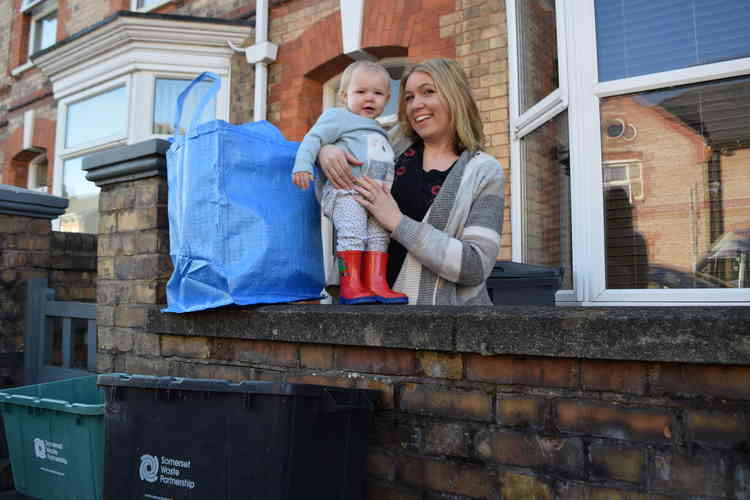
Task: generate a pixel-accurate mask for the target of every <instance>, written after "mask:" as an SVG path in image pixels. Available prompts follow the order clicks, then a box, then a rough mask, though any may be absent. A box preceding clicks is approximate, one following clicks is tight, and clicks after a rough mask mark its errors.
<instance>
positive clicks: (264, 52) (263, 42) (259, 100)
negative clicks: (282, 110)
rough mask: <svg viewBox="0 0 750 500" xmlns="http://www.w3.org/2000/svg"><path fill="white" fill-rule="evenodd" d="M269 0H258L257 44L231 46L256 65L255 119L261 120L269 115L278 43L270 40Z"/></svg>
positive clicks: (256, 5)
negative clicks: (270, 74)
mask: <svg viewBox="0 0 750 500" xmlns="http://www.w3.org/2000/svg"><path fill="white" fill-rule="evenodd" d="M268 10H269V8H268V0H257V1H256V4H255V45H250V46H249V47H237V46H236V45H234V44H233V43H232V42H228V43H229V46H230V47H232V49H234V50H236V51H237V52H244V53H245V58H246V59H247V62H248V63H250V64H254V65H255V102H254V105H253V120H254V121H256V122H257V121H261V120H265V119H266V117H267V101H268V65H269V64H270V63H272V62H274V61H275V60H276V54H277V52H278V50H279V47H278V45H276V44H274V43H271V42H269V41H268Z"/></svg>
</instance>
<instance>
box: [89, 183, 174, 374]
mask: <svg viewBox="0 0 750 500" xmlns="http://www.w3.org/2000/svg"><path fill="white" fill-rule="evenodd" d="M166 202H167V183H166V179H164V178H162V177H151V178H147V179H142V180H139V181H135V182H129V183H122V184H111V185H106V186H103V187H102V191H101V194H100V198H99V212H100V214H101V216H100V220H99V241H98V262H97V264H98V281H97V305H98V307H97V328H98V347H99V352H100V353H99V354H97V367H98V369H99V370H100V371H111V370H112V360H111V355H110V354H109V353H110V350H111V349H113V348H114V349H120V348H127V349H128V350H132V349H134V350H135V352H136V353H139V354H140V353H143V354H145V353H150V354H154V355H157V356H158V353H159V351H158V342H157V343H156V345H155V344H154V340H153V339H152V338H151V337H150V336H148V335H144V333H143V326H144V325H145V318H146V314H147V312H148V311H149V310H150V309H154V308H158V304H164V303H165V302H166V298H165V297H166V295H165V294H166V288H165V287H166V282H167V279H168V278H169V275H170V273H171V269H172V268H171V262H170V260H169V232H168V230H167V225H168V223H167V206H166ZM127 371H131V372H132V371H138V369H137V367H133V366H130V367H128V368H127Z"/></svg>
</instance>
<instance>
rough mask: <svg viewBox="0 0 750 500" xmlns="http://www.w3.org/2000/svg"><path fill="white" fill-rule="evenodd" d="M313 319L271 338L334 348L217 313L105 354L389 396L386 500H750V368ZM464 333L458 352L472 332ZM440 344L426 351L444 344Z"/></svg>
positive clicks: (175, 320) (139, 367)
mask: <svg viewBox="0 0 750 500" xmlns="http://www.w3.org/2000/svg"><path fill="white" fill-rule="evenodd" d="M381 311H382V309H381ZM382 312H383V314H386V315H387V312H386V311H382ZM353 314H356V313H354V312H351V314H348V316H352V315H353ZM399 314H400V313H399ZM418 314H419V313H418ZM305 316H306V312H305V310H299V313H298V315H297V313H295V309H293V308H287V309H285V310H284V311H280V312H279V314H278V318H276V319H278V321H280V322H281V323H279V324H271V325H269V326H268V327H267V330H268V332H267V333H268V336H271V335H273V336H274V337H276V338H279V339H281V340H285V339H289V338H295V337H296V338H300V337H307V338H309V339H311V340H312V339H315V342H324V343H310V342H305V341H301V340H300V341H273V340H259V339H258V337H264V336H265V335H266V332H265V331H264V332H261V331H259V330H256V329H255V325H256V322H257V324H261V319H260V318H258V319H254V320H250V318H251V317H252V313H249V314H247V313H246V314H244V315H243V314H235V313H231V312H230V311H226V310H218V311H214V312H208V313H198V314H191V315H183V316H181V317H176V316H175V315H162V314H160V313H154V314H151V316H150V320H149V321H148V322H147V325H146V327H145V328H144V329H142V330H141V331H139V332H138V333H137V335H136V336H132V337H129V338H127V337H125V336H123V335H121V334H120V335H118V334H117V332H111V333H110V332H107V333H105V336H104V337H102V336H101V335H102V334H101V333H100V347H99V349H100V353H101V354H104V355H106V356H107V358H108V359H110V360H111V363H112V365H111V367H110V368H111V369H114V370H116V371H119V370H122V371H131V372H132V371H134V370H135V371H136V372H138V373H147V374H155V375H171V376H183V377H196V378H204V377H205V378H222V379H229V380H233V381H241V380H247V379H251V380H262V381H284V382H291V383H309V384H321V385H332V386H340V387H350V388H368V389H376V390H379V391H381V397H380V400H379V402H378V408H377V410H376V412H375V430H374V431H373V434H372V437H371V444H370V447H369V451H368V460H367V468H368V481H367V491H368V498H371V499H378V500H383V499H385V500H387V499H404V498H406V499H415V500H416V499H424V498H450V499H454V500H459V499H462V500H468V499H476V498H508V499H511V498H512V499H519V498H538V499H560V500H562V499H571V500H572V499H594V498H597V499H598V498H628V499H630V498H633V499H640V498H643V499H645V498H665V499H666V498H687V497H691V498H692V497H696V498H697V497H700V498H706V499H708V498H726V499H728V498H744V496H743V495H747V494H750V489H749V488H750V483H748V476H747V474H748V472H749V471H748V463H750V455H749V454H748V448H747V447H748V444H750V387H748V385H747V384H746V381H747V380H748V377H750V366H740V365H718V364H704V365H698V364H688V363H669V362H641V361H609V360H601V359H596V360H595V359H585V358H581V359H576V358H563V357H538V356H517V355H500V354H496V355H491V354H487V355H482V354H479V353H475V352H467V351H463V352H462V351H461V350H460V349H448V350H435V349H430V348H429V347H423V348H421V349H401V348H385V347H377V346H373V345H365V344H359V345H355V343H356V341H354V338H355V337H356V338H360V336H361V338H363V339H365V341H366V342H367V343H370V344H372V343H375V344H378V343H383V342H387V341H386V340H385V337H380V338H379V337H378V334H382V332H383V331H386V330H388V328H389V327H388V326H385V325H386V323H388V320H386V319H385V316H384V317H382V321H383V323H380V322H379V320H378V319H377V318H374V317H369V318H367V319H365V320H363V321H364V322H365V323H367V322H368V321H369V322H370V323H369V324H370V325H371V326H370V327H369V328H370V332H369V333H368V332H365V331H362V330H358V328H359V327H361V326H362V325H361V324H360V323H358V322H355V323H353V324H352V328H354V329H355V330H356V332H357V333H353V334H352V337H351V338H347V337H346V335H347V334H346V333H343V332H345V331H346V330H347V329H346V328H341V327H339V328H337V327H335V326H330V327H328V331H322V332H321V331H320V330H319V329H318V326H319V325H323V324H325V323H320V322H317V321H315V320H313V319H312V318H306V317H305ZM364 316H367V313H364ZM243 318H247V320H246V322H243ZM265 319H266V320H268V321H270V322H271V323H273V322H274V318H273V314H267V315H266V318H265ZM318 319H320V318H318ZM342 319H343V318H341V317H338V316H337V317H336V318H335V319H331V323H330V325H333V324H334V321H337V320H338V321H339V322H340V321H342ZM373 321H374V323H373ZM417 321H421V320H417ZM462 321H463V318H458V319H457V321H456V325H454V328H458V330H457V331H456V330H454V334H455V335H456V342H458V343H459V344H460V343H461V339H462V338H463V337H464V336H467V337H469V336H471V333H470V332H469V328H470V327H469V325H468V324H466V328H467V330H466V331H462V330H461V325H462V324H463V323H462ZM510 321H512V320H510ZM297 322H299V328H298V329H297V331H296V333H294V334H291V333H289V332H290V331H291V330H293V329H294V326H293V325H294V324H296V323H297ZM218 323H223V324H224V325H223V326H217V324H218ZM250 323H252V325H251V324H250ZM282 323H283V325H284V326H283V327H281V328H277V327H278V326H279V325H280V324H282ZM304 324H314V325H316V327H315V332H312V331H309V332H308V331H305V328H304V327H302V325H304ZM338 324H339V325H340V324H341V323H338ZM506 324H507V323H506ZM497 327H498V328H499V329H502V327H501V326H500V325H499V324H498V326H497ZM396 328H397V327H396ZM261 329H262V328H261ZM263 330H265V329H263ZM272 330H273V333H271V331H272ZM406 330H409V329H408V328H407V329H406ZM395 331H398V329H397V330H395ZM201 332H203V333H201ZM437 333H440V332H433V331H426V332H425V333H424V334H423V335H424V337H423V338H422V339H420V341H421V342H426V343H427V344H429V343H431V342H433V341H434V342H437V341H438V338H437V336H434V337H433V334H437ZM498 334H501V333H500V332H499V331H498ZM230 335H231V336H232V337H235V338H228V336H230ZM237 337H251V338H237ZM334 338H336V340H335V341H333V342H332V343H325V341H326V339H334ZM143 339H148V343H147V344H142V345H141V342H142V341H143ZM399 340H400V337H399V338H394V339H393V341H394V342H396V343H398V342H399ZM415 342H416V341H415ZM347 343H349V344H350V345H347Z"/></svg>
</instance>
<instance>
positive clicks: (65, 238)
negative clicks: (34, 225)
mask: <svg viewBox="0 0 750 500" xmlns="http://www.w3.org/2000/svg"><path fill="white" fill-rule="evenodd" d="M96 250H97V235H95V234H84V233H63V232H57V231H56V232H53V233H52V235H51V239H50V266H49V287H50V288H52V289H54V290H55V299H56V300H73V301H78V302H96Z"/></svg>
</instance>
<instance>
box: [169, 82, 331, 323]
mask: <svg viewBox="0 0 750 500" xmlns="http://www.w3.org/2000/svg"><path fill="white" fill-rule="evenodd" d="M204 80H209V81H210V80H212V81H213V83H212V85H211V87H210V89H209V90H208V91H206V93H205V95H204V96H203V97H202V99H201V101H200V103H199V105H198V107H197V109H195V112H194V113H193V116H192V117H191V122H190V126H189V127H188V129H187V132H186V133H185V134H181V133H179V123H180V117H181V115H182V108H183V105H184V102H185V98H186V97H187V95H188V94H189V93H190V92H191V90H192V89H193V87H194V86H195V85H196V84H197V83H198V82H200V81H204ZM220 85H221V80H220V79H219V77H218V76H217V75H214V74H212V73H202V74H201V75H199V76H198V77H197V78H196V79H195V80H193V82H191V83H190V85H189V86H188V87H187V88H186V89H185V90H184V91H183V92H182V93H181V94H180V96H179V98H178V100H177V110H176V113H175V120H174V130H175V135H174V137H173V138H172V145H171V147H170V148H169V150H168V151H167V176H168V181H169V231H170V240H169V241H170V254H171V257H172V263H173V265H174V270H173V272H172V276H171V278H170V280H169V283H167V308H166V309H164V311H167V312H179V313H181V312H189V311H200V310H203V309H208V308H212V307H219V306H224V305H227V304H239V305H247V304H264V303H277V302H293V301H298V300H310V299H319V298H320V297H321V291H322V290H323V287H324V286H325V277H324V272H323V251H322V245H321V239H320V208H319V205H318V202H317V200H316V199H315V195H314V193H313V190H312V189H308V190H305V191H302V190H300V189H298V188H297V187H295V186H294V184H292V181H291V172H292V166H293V164H294V156H295V154H296V152H297V148H298V147H299V143H296V142H291V141H287V140H286V139H284V136H283V135H282V134H281V132H280V131H279V130H278V129H277V128H276V127H274V126H273V125H271V124H270V123H268V122H266V121H262V122H255V123H247V124H244V125H231V124H229V123H227V122H225V121H223V120H213V121H210V122H207V123H203V124H201V125H198V124H197V122H198V121H199V119H200V116H201V113H202V111H203V109H204V108H205V106H206V105H207V104H208V102H209V101H210V100H211V98H212V97H213V96H215V95H216V94H217V92H218V91H219V87H220Z"/></svg>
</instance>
